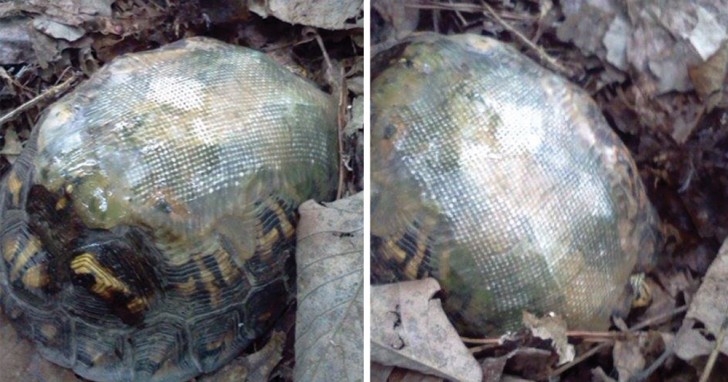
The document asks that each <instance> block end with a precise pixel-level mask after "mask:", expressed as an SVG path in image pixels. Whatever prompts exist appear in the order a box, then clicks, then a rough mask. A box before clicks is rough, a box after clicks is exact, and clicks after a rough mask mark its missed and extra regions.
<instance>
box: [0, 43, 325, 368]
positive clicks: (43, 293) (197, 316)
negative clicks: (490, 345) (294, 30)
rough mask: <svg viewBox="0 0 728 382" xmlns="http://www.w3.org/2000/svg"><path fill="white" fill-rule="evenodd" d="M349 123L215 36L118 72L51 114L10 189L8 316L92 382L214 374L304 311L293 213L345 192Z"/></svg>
mask: <svg viewBox="0 0 728 382" xmlns="http://www.w3.org/2000/svg"><path fill="white" fill-rule="evenodd" d="M336 109H337V108H336V102H335V101H334V100H333V99H332V98H331V97H330V96H329V95H328V94H326V93H324V92H322V91H321V90H319V89H318V88H317V87H316V86H315V85H314V84H312V83H310V82H308V81H307V80H304V79H302V78H300V77H298V76H296V75H294V74H293V73H291V72H290V71H289V70H287V69H286V68H284V67H282V66H281V65H279V64H277V63H275V62H274V61H272V60H271V59H269V58H268V57H267V56H266V55H264V54H263V53H260V52H257V51H254V50H251V49H246V48H241V47H237V46H232V45H227V44H224V43H221V42H218V41H216V40H212V39H207V38H191V39H187V40H181V41H178V42H176V43H173V44H170V45H167V46H164V47H162V48H160V49H157V50H153V51H147V52H141V53H135V54H129V55H124V56H121V57H119V58H117V59H115V60H114V61H112V62H111V63H109V64H107V65H106V66H104V67H103V68H102V69H101V70H100V71H99V72H97V73H96V74H94V75H93V76H92V77H91V78H90V79H89V80H88V81H86V82H85V83H83V84H81V85H80V86H79V87H78V88H77V89H75V90H74V91H73V92H72V93H70V94H69V95H67V96H65V97H64V98H63V99H61V100H60V101H58V102H57V103H55V104H54V105H52V106H51V107H50V108H49V109H48V110H47V111H46V112H45V114H44V116H43V117H42V119H41V120H40V122H39V123H38V125H37V126H36V127H35V129H34V131H33V134H32V136H31V138H30V139H29V141H28V142H27V145H26V148H25V149H24V151H23V153H22V154H21V156H20V157H19V158H18V160H17V161H16V162H15V163H14V165H13V168H12V169H11V170H10V171H9V173H8V174H7V175H6V176H5V178H4V180H3V184H2V188H1V189H0V254H1V255H2V256H0V302H2V304H1V306H2V308H3V311H4V312H5V314H6V315H7V316H8V317H9V318H10V319H11V321H13V323H14V324H15V326H16V328H17V329H18V330H19V331H20V332H21V333H22V334H24V335H25V336H27V337H30V338H31V339H32V340H33V341H34V342H35V343H36V344H37V346H38V348H39V350H40V351H41V353H42V354H43V356H44V357H46V358H47V359H49V360H51V361H53V362H55V363H57V364H59V365H62V366H65V367H69V368H73V369H74V371H75V372H76V373H77V374H79V375H81V376H83V377H85V378H88V379H92V380H99V381H180V380H187V379H189V378H192V377H194V376H195V375H198V374H201V373H206V372H210V371H213V370H215V369H217V368H218V367H220V366H221V365H223V364H224V363H226V362H227V361H229V360H230V359H232V358H233V357H235V356H236V355H238V354H239V353H240V352H241V351H242V350H243V349H245V348H246V347H247V346H248V345H249V344H250V343H251V342H252V341H253V340H254V339H256V338H258V337H259V336H260V335H261V334H263V333H264V332H266V331H267V330H268V329H269V328H270V327H271V326H272V325H273V323H275V321H276V319H277V318H278V317H279V316H280V315H281V314H282V312H283V310H284V309H285V308H286V306H287V303H288V302H289V301H290V299H291V293H290V292H291V290H290V289H291V287H292V273H291V272H292V271H293V267H292V265H293V264H292V258H291V256H290V255H291V253H290V252H291V251H292V246H293V245H294V243H295V225H296V208H297V206H298V204H300V203H301V202H303V201H305V200H308V199H311V198H313V199H317V200H327V199H331V198H332V197H333V192H335V187H336V181H337V163H338V160H337V148H336V140H337V138H336V134H337V133H336V131H337V130H336Z"/></svg>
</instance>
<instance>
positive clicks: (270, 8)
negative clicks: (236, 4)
mask: <svg viewBox="0 0 728 382" xmlns="http://www.w3.org/2000/svg"><path fill="white" fill-rule="evenodd" d="M248 5H249V7H250V10H251V11H253V12H255V13H257V14H258V15H260V16H262V17H268V16H273V17H275V18H278V19H280V20H283V21H285V22H288V23H291V24H300V25H308V26H313V27H318V28H324V29H332V30H340V29H350V28H361V27H363V26H364V16H363V13H362V0H266V1H262V0H252V1H249V4H248ZM352 20H353V22H352Z"/></svg>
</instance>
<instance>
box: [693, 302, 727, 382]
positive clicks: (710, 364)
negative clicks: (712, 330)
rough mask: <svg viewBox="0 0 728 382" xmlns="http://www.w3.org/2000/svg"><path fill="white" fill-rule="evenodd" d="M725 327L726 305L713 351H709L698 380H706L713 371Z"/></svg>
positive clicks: (721, 344) (703, 381) (723, 339)
mask: <svg viewBox="0 0 728 382" xmlns="http://www.w3.org/2000/svg"><path fill="white" fill-rule="evenodd" d="M726 329H728V307H726V310H725V311H724V312H723V324H722V325H721V326H720V332H718V338H716V340H715V346H714V347H713V351H712V352H710V356H709V357H708V362H707V363H706V364H705V369H703V373H702V374H701V375H700V382H706V381H707V380H708V378H709V377H710V373H711V372H712V371H713V367H714V366H715V361H716V360H717V359H718V354H719V353H720V349H721V348H722V347H723V341H725V335H726Z"/></svg>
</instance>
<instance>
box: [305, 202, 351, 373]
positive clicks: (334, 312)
mask: <svg viewBox="0 0 728 382" xmlns="http://www.w3.org/2000/svg"><path fill="white" fill-rule="evenodd" d="M363 203H364V199H363V194H362V193H359V194H356V195H354V196H352V197H349V198H346V199H341V200H337V201H335V202H333V203H330V204H328V205H327V207H324V206H321V205H319V204H317V203H315V202H313V201H308V202H305V203H303V204H302V205H301V207H300V208H299V212H300V213H301V221H300V223H299V225H298V229H297V236H298V239H297V244H296V262H297V267H298V308H297V309H298V310H297V312H296V343H295V351H296V366H295V370H294V374H295V380H296V381H334V380H336V381H360V380H361V379H362V377H363V362H364V356H363V354H362V344H363V334H364V325H363V307H364V294H363V285H364V278H363V275H364V273H363V268H362V266H363V256H362V253H363V245H364V240H363V231H362V228H363V221H362V213H363V212H362V211H363Z"/></svg>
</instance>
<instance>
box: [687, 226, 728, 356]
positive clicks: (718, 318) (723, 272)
mask: <svg viewBox="0 0 728 382" xmlns="http://www.w3.org/2000/svg"><path fill="white" fill-rule="evenodd" d="M727 314H728V240H726V241H724V242H723V245H722V246H721V248H720V250H719V251H718V256H717V257H716V258H715V260H714V261H713V263H712V264H711V265H710V267H709V268H708V272H707V273H706V274H705V278H704V279H703V283H702V284H701V285H700V288H699V289H698V292H697V293H696V294H695V296H694V297H693V301H692V303H690V308H689V309H688V313H687V315H686V320H687V319H693V320H696V321H700V322H702V323H703V324H704V325H705V328H706V329H707V330H708V331H709V333H710V334H712V335H713V336H715V337H716V338H717V337H718V336H719V334H720V331H721V327H723V326H724V323H725V322H726V319H727ZM711 342H713V341H711ZM720 350H721V352H722V353H723V354H725V355H728V341H724V342H723V344H721V346H720Z"/></svg>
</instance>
